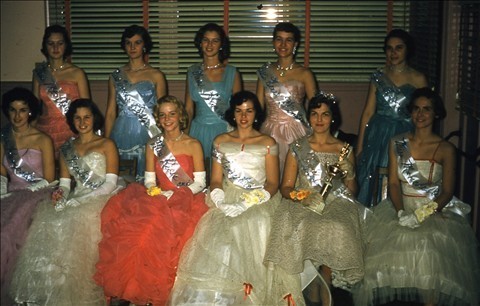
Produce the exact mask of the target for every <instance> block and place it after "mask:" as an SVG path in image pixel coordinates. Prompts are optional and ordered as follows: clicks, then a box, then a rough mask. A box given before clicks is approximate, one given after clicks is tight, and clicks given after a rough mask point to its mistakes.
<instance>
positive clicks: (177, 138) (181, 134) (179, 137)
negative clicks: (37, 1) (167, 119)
mask: <svg viewBox="0 0 480 306" xmlns="http://www.w3.org/2000/svg"><path fill="white" fill-rule="evenodd" d="M182 136H183V131H181V132H180V135H178V136H177V137H176V138H175V139H173V140H171V141H179V140H180V139H182ZM167 140H170V139H167Z"/></svg>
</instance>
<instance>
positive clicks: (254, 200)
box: [240, 189, 266, 206]
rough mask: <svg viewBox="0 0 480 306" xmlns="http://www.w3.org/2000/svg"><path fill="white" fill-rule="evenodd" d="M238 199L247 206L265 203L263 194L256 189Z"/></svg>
mask: <svg viewBox="0 0 480 306" xmlns="http://www.w3.org/2000/svg"><path fill="white" fill-rule="evenodd" d="M240 199H242V201H243V202H244V203H245V204H246V205H247V206H252V205H258V204H260V203H263V202H265V200H266V198H265V194H263V192H261V191H260V190H258V189H255V190H252V191H250V192H245V193H243V194H242V195H241V196H240Z"/></svg>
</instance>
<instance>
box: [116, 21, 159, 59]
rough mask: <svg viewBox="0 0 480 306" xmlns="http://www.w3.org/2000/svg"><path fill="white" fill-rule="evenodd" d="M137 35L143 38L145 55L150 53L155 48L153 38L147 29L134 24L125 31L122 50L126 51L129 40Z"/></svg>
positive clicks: (121, 43) (121, 42) (121, 45)
mask: <svg viewBox="0 0 480 306" xmlns="http://www.w3.org/2000/svg"><path fill="white" fill-rule="evenodd" d="M137 34H138V35H140V36H141V37H142V40H143V44H144V48H145V53H150V51H152V48H153V42H152V37H151V36H150V33H148V31H147V29H145V28H144V27H142V26H139V25H136V24H132V25H131V26H129V27H127V28H125V30H123V34H122V40H121V41H120V47H122V50H124V51H125V45H126V40H127V38H132V37H133V36H134V35H137Z"/></svg>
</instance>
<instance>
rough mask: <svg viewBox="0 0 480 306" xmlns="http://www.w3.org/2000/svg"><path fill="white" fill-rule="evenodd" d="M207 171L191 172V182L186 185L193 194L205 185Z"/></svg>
mask: <svg viewBox="0 0 480 306" xmlns="http://www.w3.org/2000/svg"><path fill="white" fill-rule="evenodd" d="M206 181H207V172H205V171H202V172H193V183H192V184H190V186H188V188H190V190H191V191H192V193H193V194H197V193H199V192H201V191H202V190H203V189H205V187H206V186H207V183H206Z"/></svg>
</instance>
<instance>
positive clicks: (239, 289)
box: [170, 185, 282, 305]
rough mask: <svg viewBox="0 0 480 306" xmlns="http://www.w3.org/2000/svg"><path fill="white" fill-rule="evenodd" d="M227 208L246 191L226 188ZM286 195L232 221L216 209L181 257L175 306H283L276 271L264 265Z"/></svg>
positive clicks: (211, 210)
mask: <svg viewBox="0 0 480 306" xmlns="http://www.w3.org/2000/svg"><path fill="white" fill-rule="evenodd" d="M224 190H226V191H225V193H226V198H225V202H226V203H235V202H238V199H239V196H240V195H241V194H242V193H243V192H244V191H245V190H244V189H241V188H237V187H235V186H233V185H230V186H228V187H226V188H225V187H224ZM279 201H280V194H277V195H276V196H274V197H272V198H271V199H270V200H269V201H268V202H266V203H263V204H261V205H255V206H253V207H251V208H250V209H248V210H247V211H245V212H244V213H242V214H241V215H239V216H237V217H235V218H231V217H227V216H225V215H224V213H223V212H221V211H220V210H219V209H218V208H216V207H215V206H214V205H213V204H211V205H213V207H212V208H210V210H209V211H208V212H207V213H206V214H205V215H204V216H203V217H202V219H201V220H200V222H199V223H198V225H197V228H196V230H195V233H194V235H193V236H192V238H191V240H190V241H189V242H188V243H187V244H186V245H185V247H184V250H183V252H182V255H181V257H180V262H179V267H178V273H177V280H176V281H175V285H174V287H173V289H172V294H171V299H170V304H171V305H278V304H280V303H281V302H280V301H281V299H282V297H278V296H274V294H272V284H271V283H272V279H273V278H272V270H270V269H268V268H267V266H265V265H264V264H263V257H264V254H265V248H266V245H267V239H268V236H269V234H270V228H271V217H272V215H273V212H274V210H275V208H276V206H277V205H278V203H279Z"/></svg>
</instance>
